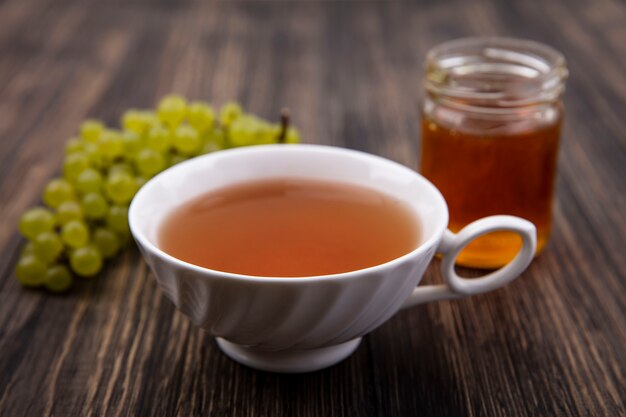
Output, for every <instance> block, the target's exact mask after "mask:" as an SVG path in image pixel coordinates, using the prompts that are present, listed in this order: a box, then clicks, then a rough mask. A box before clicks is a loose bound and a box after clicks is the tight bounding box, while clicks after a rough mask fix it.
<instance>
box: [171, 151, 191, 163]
mask: <svg viewBox="0 0 626 417" xmlns="http://www.w3.org/2000/svg"><path fill="white" fill-rule="evenodd" d="M187 159H189V158H187V157H186V156H182V155H179V154H172V156H170V166H174V165H176V164H180V163H181V162H183V161H186V160H187Z"/></svg>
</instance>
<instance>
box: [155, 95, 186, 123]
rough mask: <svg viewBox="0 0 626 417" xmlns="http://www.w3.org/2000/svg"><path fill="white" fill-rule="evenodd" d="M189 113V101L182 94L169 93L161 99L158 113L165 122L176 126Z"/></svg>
mask: <svg viewBox="0 0 626 417" xmlns="http://www.w3.org/2000/svg"><path fill="white" fill-rule="evenodd" d="M186 113H187V102H186V101H185V99H184V98H183V97H181V96H177V95H173V94H172V95H168V96H165V97H163V98H162V99H161V101H159V105H158V107H157V115H158V116H159V120H161V121H162V122H163V123H165V124H167V125H169V126H171V127H175V126H178V124H180V122H182V121H183V119H184V118H185V115H186Z"/></svg>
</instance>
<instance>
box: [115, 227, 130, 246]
mask: <svg viewBox="0 0 626 417" xmlns="http://www.w3.org/2000/svg"><path fill="white" fill-rule="evenodd" d="M115 234H116V235H117V237H118V239H119V240H120V247H122V248H125V247H127V246H128V244H129V243H130V242H131V241H132V236H131V234H130V229H128V228H127V229H126V230H125V231H123V232H117V231H116V232H115Z"/></svg>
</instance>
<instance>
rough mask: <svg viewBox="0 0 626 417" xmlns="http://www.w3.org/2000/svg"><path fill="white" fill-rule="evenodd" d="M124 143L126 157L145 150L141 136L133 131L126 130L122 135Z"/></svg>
mask: <svg viewBox="0 0 626 417" xmlns="http://www.w3.org/2000/svg"><path fill="white" fill-rule="evenodd" d="M122 141H123V142H124V150H125V153H126V155H130V156H133V155H136V154H137V152H139V151H140V150H141V149H142V148H143V140H142V139H141V136H140V135H139V134H138V133H136V132H133V131H130V130H125V131H124V132H123V133H122Z"/></svg>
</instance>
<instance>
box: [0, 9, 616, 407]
mask: <svg viewBox="0 0 626 417" xmlns="http://www.w3.org/2000/svg"><path fill="white" fill-rule="evenodd" d="M624 22H626V4H625V3H624V2H619V1H614V0H613V1H612V0H597V1H593V2H592V1H569V0H560V1H541V2H531V1H522V0H520V1H517V2H511V1H507V2H504V1H502V2H500V1H493V2H490V1H486V0H480V1H478V0H476V1H460V0H459V1H448V2H444V1H428V2H427V1H419V2H414V3H393V4H392V3H375V2H349V3H338V2H325V3H284V2H264V1H260V2H245V3H244V2H236V3H207V2H203V3H195V2H176V3H175V2H173V1H172V2H168V1H162V2H147V1H146V2H128V1H119V2H104V1H86V2H79V1H74V2H72V1H60V0H48V1H35V0H2V1H0V219H1V220H0V415H2V416H10V417H21V416H49V415H55V416H79V415H80V416H144V415H145V416H148V415H150V416H151V415H155V416H192V415H212V416H315V417H319V416H370V415H372V416H373V415H379V416H416V415H426V416H503V417H511V416H533V417H535V416H592V415H593V416H624V415H626V412H625V405H626V322H625V320H626V319H625V311H626V117H625V116H626V113H625V109H626V25H625V24H624ZM479 34H480V35H487V34H488V35H494V34H497V35H509V36H518V37H527V38H531V39H535V40H539V41H543V42H546V43H548V44H550V45H553V46H555V47H556V48H558V49H560V50H562V51H563V52H564V53H565V55H566V57H567V58H568V60H569V67H570V70H571V78H570V80H569V83H568V91H567V94H566V98H565V101H566V114H567V116H566V122H565V131H564V140H563V146H562V152H561V158H560V171H559V180H558V193H557V204H556V208H555V213H554V218H555V220H554V235H553V239H552V241H551V243H550V245H549V247H548V248H547V250H546V251H545V253H544V254H542V255H541V256H540V257H539V258H538V259H537V260H536V261H535V262H534V263H533V264H532V266H531V267H530V269H529V270H528V271H527V272H526V273H525V274H524V276H523V277H522V278H521V279H519V280H518V281H516V282H515V283H513V284H512V285H510V286H508V287H506V288H504V289H502V290H499V291H496V292H494V293H491V294H488V295H483V296H477V297H474V298H471V299H465V300H461V301H452V302H439V303H434V304H430V305H427V306H422V307H417V308H414V309H412V310H409V311H404V312H401V313H400V314H398V315H397V316H396V317H394V318H393V319H392V320H390V321H389V322H388V323H387V324H385V325H384V326H382V327H381V328H379V329H377V330H376V331H374V332H373V333H372V334H371V335H369V336H368V337H367V338H365V340H364V343H363V344H362V345H361V347H360V348H359V350H358V351H357V352H356V353H355V354H354V355H353V356H352V357H350V358H349V359H348V360H346V361H345V362H343V363H341V364H339V365H337V366H335V367H333V368H330V369H327V370H324V371H321V372H317V373H312V374H306V375H291V376H289V375H275V374H269V373H263V372H257V371H254V370H251V369H248V368H245V367H243V366H240V365H238V364H236V363H234V362H232V361H231V360H230V359H227V358H226V357H225V356H224V355H222V354H221V353H220V352H219V351H218V349H217V347H216V345H215V344H214V342H213V340H212V338H211V337H210V336H208V335H207V334H205V333H203V332H202V331H200V330H198V329H197V328H195V327H194V326H193V325H192V324H191V323H190V322H189V321H188V320H187V319H186V318H185V317H184V316H183V315H181V314H180V313H178V312H177V311H176V310H175V309H174V307H173V306H172V304H171V303H170V302H169V301H168V300H167V299H165V298H164V297H163V294H162V293H161V291H160V290H159V289H158V288H157V286H156V285H155V281H154V279H153V277H152V276H151V274H150V272H149V271H148V270H147V269H146V266H145V264H144V263H143V262H142V260H141V258H140V256H139V253H138V252H137V250H136V249H132V250H129V251H128V252H126V253H125V254H124V255H122V256H121V257H120V258H119V259H118V260H117V261H115V262H113V263H111V264H110V265H109V266H108V267H107V269H106V270H105V272H104V273H103V274H102V275H101V276H99V277H98V278H97V279H94V280H92V281H88V282H83V283H82V284H81V285H80V286H78V287H77V288H76V289H75V290H74V291H72V292H71V293H69V294H67V295H64V296H52V295H48V294H45V293H41V292H36V291H27V290H24V289H22V288H20V286H19V285H18V284H17V283H16V281H15V279H14V277H13V268H14V264H15V261H16V258H17V256H18V251H19V248H20V246H21V244H22V240H21V238H20V237H19V236H18V234H17V232H16V222H17V219H18V216H19V214H20V213H21V212H22V211H23V210H24V209H25V208H26V207H28V206H30V205H32V204H35V203H37V201H38V199H39V195H40V192H41V190H42V187H43V185H44V184H45V182H46V181H47V180H48V179H49V178H50V177H51V176H53V175H55V174H56V173H58V171H59V168H60V164H61V159H62V156H63V151H62V145H63V143H64V141H65V140H66V139H67V138H68V137H69V136H70V135H72V134H73V133H74V131H75V129H76V127H77V126H78V124H79V122H80V121H81V120H82V119H84V118H86V117H98V118H103V119H104V120H105V121H107V122H108V123H116V121H117V120H118V117H119V116H120V115H121V113H122V111H123V110H124V109H126V108H128V107H147V106H152V105H154V103H155V101H156V100H157V99H158V98H159V97H160V96H161V95H163V94H165V93H168V92H171V91H176V92H180V93H183V94H186V95H188V96H189V97H192V98H204V99H208V100H210V101H212V102H214V103H216V104H221V103H223V102H225V101H227V100H229V99H237V100H239V101H241V102H242V103H243V104H244V105H245V106H246V107H247V109H249V110H250V111H252V112H254V113H257V114H260V115H262V116H265V117H275V116H276V115H277V113H278V110H279V108H280V107H281V106H283V105H288V106H289V107H291V109H292V112H293V116H294V119H295V122H296V124H297V125H298V126H299V127H300V128H301V130H302V132H303V134H304V137H305V140H306V141H307V142H313V143H322V144H332V145H340V146H346V147H350V148H356V149H361V150H366V151H369V152H373V153H376V154H379V155H383V156H386V157H389V158H392V159H394V160H397V161H400V162H402V163H404V164H406V165H408V166H411V167H415V168H417V161H418V157H419V149H420V146H419V144H420V138H419V118H418V105H419V96H420V79H421V77H422V74H423V72H422V65H423V58H424V55H425V53H426V51H427V50H428V49H429V48H430V47H432V46H433V45H435V44H437V43H439V42H442V41H445V40H448V39H451V38H456V37H461V36H467V35H479ZM437 276H438V265H437V264H436V263H435V264H433V266H432V268H431V269H430V270H429V271H428V273H427V281H429V282H433V281H436V280H437Z"/></svg>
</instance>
